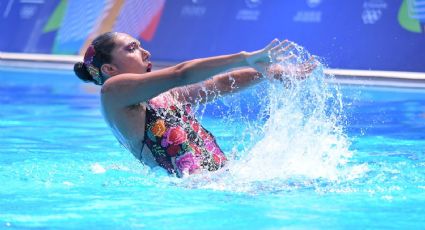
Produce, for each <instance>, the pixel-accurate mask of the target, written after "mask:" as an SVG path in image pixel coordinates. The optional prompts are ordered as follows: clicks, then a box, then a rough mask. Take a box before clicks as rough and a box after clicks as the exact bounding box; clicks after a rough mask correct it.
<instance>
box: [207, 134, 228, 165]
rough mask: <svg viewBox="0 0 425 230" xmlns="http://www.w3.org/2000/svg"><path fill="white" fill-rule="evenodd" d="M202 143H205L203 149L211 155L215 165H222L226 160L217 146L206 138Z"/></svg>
mask: <svg viewBox="0 0 425 230" xmlns="http://www.w3.org/2000/svg"><path fill="white" fill-rule="evenodd" d="M204 143H205V149H206V150H208V151H209V152H212V153H213V155H212V156H213V159H214V161H215V163H217V164H218V165H220V166H221V165H223V164H224V162H226V160H227V159H226V157H225V156H224V154H223V152H222V151H221V150H220V148H219V147H218V146H217V144H216V143H215V142H214V141H213V140H211V139H210V138H207V139H206V140H204Z"/></svg>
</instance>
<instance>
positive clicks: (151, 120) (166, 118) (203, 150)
mask: <svg viewBox="0 0 425 230" xmlns="http://www.w3.org/2000/svg"><path fill="white" fill-rule="evenodd" d="M143 142H144V145H146V146H148V148H149V149H150V150H151V152H152V155H153V157H154V158H155V160H156V162H157V163H158V164H159V165H160V166H161V167H163V168H165V169H166V170H167V171H168V172H169V173H170V174H176V175H177V176H178V177H182V176H183V175H187V174H193V173H197V172H199V171H201V170H203V169H206V170H209V171H214V170H217V169H219V168H221V167H222V166H223V165H224V163H225V162H226V161H227V159H226V157H225V155H224V154H223V151H222V150H221V149H220V147H219V146H218V145H217V143H216V141H215V138H214V136H213V135H212V134H211V133H210V132H209V131H207V130H206V129H205V128H203V127H202V126H201V125H200V124H199V123H198V121H197V120H196V119H195V117H194V115H193V113H192V111H191V106H190V104H176V105H164V103H157V102H156V101H155V100H150V101H148V103H147V106H146V125H145V138H144V141H143ZM142 151H143V148H142Z"/></svg>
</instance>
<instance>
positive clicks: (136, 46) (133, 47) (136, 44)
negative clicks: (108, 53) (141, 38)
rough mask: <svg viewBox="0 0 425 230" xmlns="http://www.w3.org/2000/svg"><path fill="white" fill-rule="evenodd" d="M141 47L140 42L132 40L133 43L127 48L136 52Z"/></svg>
mask: <svg viewBox="0 0 425 230" xmlns="http://www.w3.org/2000/svg"><path fill="white" fill-rule="evenodd" d="M139 47H140V43H138V42H132V43H130V45H128V46H127V50H128V51H130V52H134V51H135V50H137V49H138V48H139Z"/></svg>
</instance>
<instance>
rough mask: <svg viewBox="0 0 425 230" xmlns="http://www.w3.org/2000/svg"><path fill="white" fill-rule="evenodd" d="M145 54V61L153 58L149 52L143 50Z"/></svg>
mask: <svg viewBox="0 0 425 230" xmlns="http://www.w3.org/2000/svg"><path fill="white" fill-rule="evenodd" d="M142 53H143V60H145V61H146V60H148V59H149V58H150V57H151V53H149V51H147V50H142Z"/></svg>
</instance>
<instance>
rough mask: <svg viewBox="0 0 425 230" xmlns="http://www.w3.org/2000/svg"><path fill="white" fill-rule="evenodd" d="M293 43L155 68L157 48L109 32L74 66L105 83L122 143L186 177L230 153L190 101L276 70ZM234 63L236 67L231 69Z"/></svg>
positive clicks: (109, 113) (105, 108)
mask: <svg viewBox="0 0 425 230" xmlns="http://www.w3.org/2000/svg"><path fill="white" fill-rule="evenodd" d="M289 49H291V45H290V43H289V42H287V41H284V42H279V41H278V40H277V39H275V40H273V41H272V42H271V43H270V44H269V45H267V46H266V47H265V48H264V49H260V50H257V51H254V52H240V53H236V54H230V55H223V56H215V57H208V58H201V59H195V60H190V61H186V62H183V63H180V64H177V65H175V66H171V67H168V68H164V69H160V70H157V71H152V63H151V62H150V57H151V54H150V53H149V52H148V51H147V50H145V49H143V47H142V46H141V45H140V42H139V41H138V40H137V39H135V38H133V37H131V36H129V35H127V34H124V33H115V32H108V33H105V34H102V35H100V36H98V37H97V38H96V39H95V40H94V41H93V42H92V44H91V45H90V46H89V47H88V48H87V51H86V53H85V55H84V62H79V63H76V64H75V65H74V71H75V73H76V75H77V76H78V77H79V78H80V79H82V80H83V81H85V82H92V83H94V84H96V85H101V86H102V88H101V106H102V112H103V116H104V118H105V120H106V122H107V123H108V125H109V126H110V127H111V129H112V131H113V133H114V135H115V137H116V138H117V139H118V141H119V142H120V143H121V144H122V145H123V146H125V147H126V148H127V149H129V151H130V152H131V153H133V155H134V156H135V157H136V158H137V159H139V160H140V161H141V162H143V163H144V164H146V165H148V166H151V167H154V166H157V165H159V166H161V167H163V168H165V169H166V170H167V171H168V172H169V173H170V174H175V175H176V176H178V177H182V176H184V175H188V174H193V173H199V172H202V171H205V170H209V171H214V170H217V169H219V168H221V167H222V166H223V165H225V164H226V161H227V159H226V156H225V155H224V153H223V151H222V150H221V149H220V147H219V146H218V145H217V143H216V141H215V138H214V136H213V135H212V134H211V133H210V132H209V131H208V130H206V129H205V128H204V127H202V125H201V124H199V122H198V121H197V120H196V118H195V117H194V114H193V111H192V110H191V105H192V104H194V103H203V102H206V101H207V100H208V98H209V97H208V96H209V94H213V93H217V92H219V93H220V95H224V94H226V93H230V92H235V91H237V90H241V89H243V88H246V87H248V86H250V85H253V84H256V83H258V82H260V81H261V80H262V79H263V74H261V73H266V71H269V72H270V71H271V69H270V68H269V67H270V63H271V61H272V60H271V59H274V58H277V57H280V58H282V57H283V58H289V57H290V55H289V54H287V53H288V52H287V51H288V50H289ZM314 67H315V66H314V65H311V64H302V65H299V66H297V68H296V70H297V73H299V75H300V76H306V75H307V74H308V73H310V72H311V71H312V70H313V68H314ZM235 69H237V70H235ZM229 70H233V71H230V72H227V73H224V72H225V71H229ZM275 71H276V70H275ZM278 71H281V72H282V71H283V70H278ZM277 76H281V75H277Z"/></svg>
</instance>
